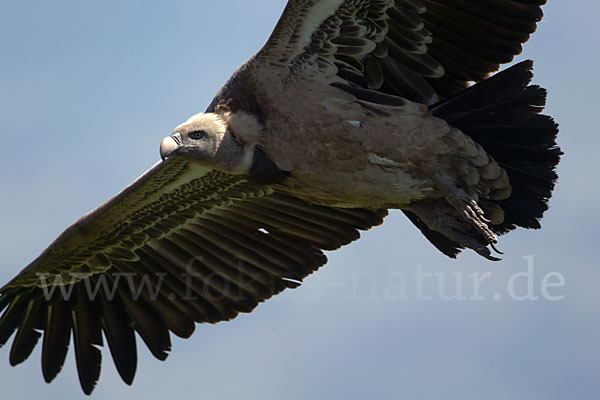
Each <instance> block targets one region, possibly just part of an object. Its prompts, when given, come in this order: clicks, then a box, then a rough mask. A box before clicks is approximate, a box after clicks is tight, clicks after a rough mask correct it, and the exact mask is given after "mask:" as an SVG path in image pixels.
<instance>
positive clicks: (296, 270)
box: [0, 0, 561, 394]
mask: <svg viewBox="0 0 600 400" xmlns="http://www.w3.org/2000/svg"><path fill="white" fill-rule="evenodd" d="M544 3H545V0H477V1H474V0H443V1H442V0H289V1H288V4H287V6H286V8H285V10H284V12H283V15H282V16H281V19H280V20H279V22H278V24H277V25H276V27H275V30H274V32H273V33H272V35H271V37H270V38H269V39H268V41H267V43H266V44H265V45H264V47H263V48H262V49H261V50H260V51H258V53H256V55H254V56H253V57H252V58H251V59H250V60H248V61H247V62H246V63H245V64H244V65H243V66H242V67H240V68H239V69H238V70H237V72H235V73H234V75H233V76H232V77H231V78H230V80H229V81H228V82H227V83H226V84H225V85H224V86H223V88H222V89H221V90H220V91H219V92H218V94H217V95H216V97H215V98H214V100H213V101H212V103H211V104H210V106H209V107H208V109H207V110H206V112H204V113H200V114H197V115H194V116H192V117H191V118H190V119H188V120H187V121H185V122H184V123H182V124H181V125H179V126H177V127H176V128H175V130H174V131H173V133H172V134H171V135H169V136H167V137H166V138H165V139H164V140H163V141H162V142H161V143H160V155H161V160H160V161H159V162H158V163H157V164H155V165H154V166H153V167H152V168H150V169H149V170H148V171H147V172H146V173H144V174H143V175H142V176H141V177H140V178H138V179H137V180H136V181H134V182H133V183H132V184H130V185H129V186H128V187H126V188H125V189H124V190H123V191H122V192H121V193H119V194H117V195H116V196H115V197H113V198H112V199H111V200H109V201H108V202H106V203H105V204H103V205H102V206H100V207H98V208H97V209H95V210H94V211H92V212H90V213H89V214H87V215H85V216H83V217H82V218H81V219H80V220H78V221H77V222H75V223H74V224H73V225H71V226H70V227H69V228H67V229H66V230H65V231H64V232H63V233H62V234H61V235H60V236H59V237H58V238H57V239H56V240H55V241H54V242H53V243H52V244H51V245H50V246H49V247H48V248H47V249H46V250H45V251H44V252H43V253H42V254H41V255H40V256H39V257H38V258H37V259H35V260H34V261H33V262H32V263H31V264H29V265H28V266H27V267H26V268H25V269H23V270H22V271H21V272H20V273H19V274H18V275H17V276H16V277H15V278H14V279H13V280H11V281H10V282H8V283H7V284H6V285H4V286H3V287H2V288H0V312H2V314H1V317H0V346H2V345H4V344H6V343H7V341H8V339H9V338H10V337H11V336H12V335H13V334H14V340H13V341H12V347H11V349H10V363H11V364H12V365H17V364H19V363H22V362H23V361H25V360H26V359H27V358H28V357H29V355H30V354H31V352H32V351H33V349H34V347H35V346H36V344H37V343H38V341H39V339H41V342H42V355H41V357H42V374H43V377H44V379H45V380H46V382H50V381H52V380H53V379H54V378H55V377H56V376H57V374H58V373H59V372H60V370H61V368H62V366H63V364H64V361H65V357H66V354H67V352H68V348H69V346H70V342H71V337H72V342H73V348H74V351H75V360H76V365H77V370H78V375H79V381H80V383H81V387H82V389H83V391H84V392H85V393H86V394H90V393H91V392H92V390H93V389H94V387H95V385H96V383H97V381H98V379H99V375H100V366H101V351H100V350H99V349H98V346H102V345H103V344H104V342H106V343H107V344H108V348H109V349H110V352H111V354H112V358H113V360H114V363H115V366H116V368H117V371H118V372H119V374H120V376H121V378H122V379H123V380H124V381H125V382H126V383H127V384H131V383H132V381H133V378H134V375H135V371H136V365H137V350H136V337H135V335H136V333H137V335H138V336H139V337H140V338H141V340H142V341H143V342H144V343H145V344H146V346H147V347H148V349H149V350H150V352H151V353H152V354H153V355H154V356H155V357H156V358H158V359H160V360H164V359H165V358H166V357H167V355H168V353H169V352H170V351H171V341H170V335H171V334H175V335H177V336H179V337H183V338H187V337H189V336H190V335H192V333H193V331H194V329H195V324H196V323H203V322H209V323H216V322H219V321H226V320H230V319H232V318H234V317H236V315H238V313H241V312H250V311H252V310H253V309H254V308H255V307H256V306H257V305H258V303H260V302H262V301H264V300H266V299H268V298H270V297H271V296H273V295H275V294H277V293H280V292H281V291H283V290H284V289H286V288H295V287H297V286H299V285H300V284H301V282H302V280H303V279H304V278H305V277H306V276H307V275H309V274H311V273H312V272H314V271H315V270H317V269H318V268H319V267H320V266H322V265H323V264H325V262H326V260H327V259H326V257H325V255H324V253H323V251H325V250H335V249H338V248H339V247H341V246H343V245H346V244H348V243H350V242H352V241H354V240H356V239H358V238H359V230H368V229H370V228H371V227H373V226H376V225H379V224H381V223H382V222H383V219H384V217H385V216H386V215H387V210H388V209H400V210H402V211H403V212H404V213H405V214H406V216H407V217H408V219H409V220H410V221H411V222H412V223H413V224H414V225H416V227H417V228H418V229H419V230H420V231H421V232H422V233H423V235H424V236H425V237H426V238H427V239H428V240H429V241H430V242H431V243H432V244H433V245H434V246H435V247H436V248H437V249H439V250H440V251H441V252H443V253H444V254H446V255H447V256H450V257H456V256H457V254H458V253H459V252H460V251H462V250H464V249H470V250H472V251H475V252H477V253H478V254H480V255H481V256H483V257H485V258H487V259H490V260H498V259H499V258H498V254H496V253H500V252H499V250H498V245H497V243H498V236H500V235H502V234H505V233H507V232H509V231H511V230H513V229H515V228H516V227H523V228H531V229H537V228H539V227H540V224H539V220H540V219H541V218H542V215H543V213H544V211H545V210H546V209H547V208H548V205H547V203H548V200H549V198H550V196H551V194H552V190H553V188H554V185H555V181H556V179H557V175H556V172H555V167H556V165H557V164H558V162H559V158H560V155H561V151H560V149H559V148H558V147H557V145H556V141H555V139H556V135H557V132H558V129H557V125H556V124H555V122H554V121H553V120H552V118H550V117H549V116H545V115H542V114H541V111H542V109H543V107H544V105H545V99H546V91H545V90H544V89H543V88H540V87H538V86H534V85H530V81H531V79H532V62H531V61H524V62H521V63H518V64H516V65H514V66H512V67H510V68H507V69H505V70H503V71H502V72H498V73H496V74H495V75H491V73H493V72H494V71H497V70H498V69H499V67H500V65H501V64H503V63H508V62H510V61H512V60H513V58H514V56H515V55H516V54H519V53H520V52H521V50H522V44H523V43H524V42H526V41H527V40H528V38H529V36H530V34H532V33H533V32H534V31H535V29H536V24H537V22H539V21H540V20H541V18H542V11H541V6H542V5H543V4H544Z"/></svg>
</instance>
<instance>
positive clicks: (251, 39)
mask: <svg viewBox="0 0 600 400" xmlns="http://www.w3.org/2000/svg"><path fill="white" fill-rule="evenodd" d="M284 3H285V2H284V0H269V1H266V0H254V1H252V2H250V1H245V0H231V1H228V2H197V1H171V2H158V1H139V0H137V1H133V0H121V1H118V2H117V1H106V2H102V3H101V4H100V2H94V3H92V2H81V1H68V0H60V1H54V2H42V1H30V2H25V1H22V2H14V1H13V2H7V1H4V2H0V54H1V56H0V132H2V133H1V134H0V138H1V139H2V158H1V160H0V183H1V185H2V195H1V196H0V219H1V220H2V226H3V229H2V230H1V231H0V242H1V243H2V246H0V266H1V267H0V281H2V282H4V281H7V280H8V279H10V278H11V277H12V276H14V275H15V274H16V273H17V272H18V271H19V270H20V269H21V268H22V267H23V266H25V265H27V264H28V263H29V262H30V261H31V260H32V259H34V258H35V257H36V256H37V255H38V254H39V253H40V252H41V251H42V250H43V249H44V248H45V247H46V246H47V245H48V244H49V243H50V242H51V241H52V240H53V239H54V238H55V237H56V236H57V235H58V234H59V233H60V232H61V231H62V230H63V229H64V228H65V227H66V226H68V225H69V224H70V223H71V222H73V221H74V220H76V219H77V218H78V217H80V216H81V215H82V214H84V213H85V212H87V211H89V210H90V209H92V208H94V207H96V206H97V205H98V204H100V203H101V202H103V201H104V200H106V199H107V198H109V197H110V196H112V195H113V194H114V193H116V192H118V191H119V190H121V189H122V188H123V187H124V186H125V185H127V184H128V183H129V182H131V181H132V180H133V179H134V178H135V177H137V176H138V175H139V174H141V173H142V172H143V171H144V170H146V169H147V168H148V167H150V166H151V165H152V164H154V162H156V160H157V159H158V146H159V143H160V140H161V139H162V137H164V136H165V135H166V134H168V133H170V132H171V130H172V129H173V128H174V127H175V126H176V125H178V124H179V123H180V122H181V121H183V120H184V119H186V118H187V117H188V116H190V115H191V114H194V113H196V112H199V111H203V110H204V109H205V107H206V106H207V105H208V104H209V102H210V100H211V99H212V97H213V95H214V94H215V93H216V91H217V90H218V89H219V87H220V86H221V85H222V84H223V83H224V82H225V81H226V79H227V78H228V77H229V75H230V74H231V73H232V72H233V71H234V70H235V69H236V68H237V67H238V66H239V65H240V64H241V63H243V62H244V61H245V60H246V59H247V58H248V57H249V56H251V55H252V54H253V53H254V52H255V51H256V50H258V48H259V47H260V46H261V45H262V44H263V43H264V41H265V40H266V39H267V37H268V35H269V34H270V32H271V30H272V28H273V26H274V24H275V22H276V20H277V18H278V17H279V15H280V13H281V10H282V9H283V7H284ZM545 13H546V17H545V19H544V21H543V22H542V23H541V24H540V26H539V29H538V32H537V33H536V34H535V35H534V36H533V38H532V40H531V41H530V42H529V43H528V44H527V45H526V46H525V51H524V54H523V55H522V56H520V57H519V59H524V58H532V59H534V60H535V62H536V63H535V74H536V77H535V82H536V83H538V84H541V85H542V86H544V87H546V88H548V90H549V98H548V107H547V113H549V114H551V115H552V116H554V117H555V118H556V120H557V121H558V122H559V123H560V124H561V133H560V135H559V143H560V145H561V147H562V148H563V150H564V151H565V153H566V154H565V156H564V158H563V161H562V162H561V164H560V167H559V175H560V182H559V184H558V186H557V189H556V192H555V196H554V197H553V199H552V202H551V209H550V211H549V212H548V213H547V215H546V217H545V218H544V220H543V229H542V230H541V231H524V230H520V231H516V232H513V233H511V234H509V235H508V236H505V237H503V238H501V242H500V246H501V248H502V249H503V250H504V252H505V253H506V255H505V257H504V261H502V262H500V263H491V262H488V261H486V260H484V259H482V258H480V257H478V256H476V255H474V254H470V253H464V254H462V255H461V256H460V257H459V259H458V260H450V259H447V258H445V257H444V256H443V255H442V254H441V253H439V252H437V251H436V250H435V249H434V248H433V247H432V246H431V245H430V244H429V243H428V242H427V241H426V240H425V239H424V238H423V237H422V236H421V235H420V233H418V232H417V231H416V229H415V228H413V227H412V226H411V224H410V223H409V222H408V221H406V220H405V218H404V217H403V216H402V215H401V214H400V213H392V215H391V216H390V217H389V218H388V219H387V220H386V223H385V224H384V225H383V226H382V227H380V228H377V229H374V230H373V231H371V232H367V233H365V234H363V238H362V239H361V240H360V241H358V242H356V243H354V244H352V245H350V246H348V247H346V248H344V249H342V250H341V251H337V252H334V253H330V254H329V258H330V262H329V263H328V264H327V265H326V266H325V267H323V268H322V269H321V270H320V271H319V272H318V273H316V274H314V275H313V276H311V277H309V278H308V279H306V281H305V284H304V285H303V286H302V287H300V288H299V289H296V290H290V291H287V292H285V293H283V294H281V295H279V296H277V297H275V298H273V299H271V300H269V301H268V302H266V303H265V304H262V305H260V306H259V307H258V308H257V309H256V310H255V311H254V312H253V313H252V314H248V315H242V316H240V317H238V318H237V319H236V320H234V321H233V322H229V323H221V324H218V325H215V326H209V325H202V326H198V327H197V330H196V333H195V334H194V336H193V337H192V338H191V339H189V340H186V341H183V340H179V339H174V350H173V353H172V354H171V355H170V356H169V358H168V360H167V361H166V362H165V363H162V362H159V361H156V360H154V359H153V358H152V357H151V356H150V354H149V352H148V351H147V350H146V349H144V348H142V347H141V346H140V348H139V350H138V353H139V355H140V363H139V366H138V372H137V376H136V379H135V381H134V385H133V386H132V387H128V386H126V385H125V384H123V383H122V382H121V381H120V378H118V376H117V374H116V372H115V368H114V366H113V365H112V361H111V360H110V356H109V354H108V353H107V352H105V353H104V365H103V370H102V376H101V380H100V383H99V386H98V387H97V388H96V390H95V392H94V394H93V396H92V397H93V398H95V399H114V398H115V396H119V397H125V396H127V397H134V396H135V397H138V396H140V397H141V396H143V397H142V398H145V399H155V398H156V399H158V398H165V397H169V398H178V397H184V396H187V395H189V394H192V395H193V396H195V397H202V398H207V399H211V398H219V399H233V398H240V397H244V398H246V399H270V398H286V399H306V398H344V399H363V398H367V397H368V398H408V399H429V398H446V399H481V398H485V399H488V400H495V399H498V400H499V399H507V398H510V399H541V398H543V399H564V398H598V396H600V388H599V386H598V382H599V381H600V347H599V346H598V337H599V336H600V301H599V300H600V295H599V294H598V293H599V292H598V286H599V284H600V268H599V263H598V261H597V258H596V257H597V256H596V254H597V253H596V252H595V250H594V248H595V246H597V245H598V235H597V232H596V230H597V226H598V221H599V219H600V218H599V217H600V213H599V212H598V209H597V202H598V199H599V198H600V196H599V194H600V189H599V185H598V184H599V183H600V179H599V178H598V176H597V171H598V168H597V166H596V164H595V163H596V161H597V159H598V156H597V154H596V153H597V151H596V149H597V148H598V146H599V145H600V139H599V135H598V127H597V126H598V124H597V123H596V122H595V121H596V118H597V116H598V110H597V105H598V99H597V93H599V92H600V80H599V79H598V76H597V71H598V68H599V67H600V61H599V57H600V56H599V55H598V52H597V44H598V43H599V42H600V29H599V28H598V24H597V16H598V15H600V6H599V5H598V4H597V3H596V2H593V1H591V0H580V1H578V2H577V6H576V7H575V6H573V4H572V3H571V2H566V1H558V0H550V4H549V5H548V6H546V7H545ZM528 256H532V257H533V258H528V259H524V257H528ZM531 260H532V261H531ZM529 268H531V269H529ZM529 271H531V272H532V273H531V274H528V276H525V275H524V274H521V275H515V274H519V273H529ZM419 274H421V275H420V276H421V278H422V288H421V289H422V290H421V292H419V290H418V286H419V282H418V279H419V278H418V276H419ZM428 274H431V276H429V275H428ZM436 274H437V275H436ZM474 274H478V275H474ZM477 277H479V278H482V279H483V278H484V277H485V279H484V280H483V281H482V282H483V283H482V284H481V288H480V293H479V294H478V295H477V294H476V293H474V290H475V287H474V284H473V279H475V278H477ZM511 277H512V278H511ZM561 277H562V278H561ZM528 278H531V279H529V280H528ZM442 279H443V281H441V280H442ZM457 279H462V289H463V293H462V294H463V296H464V297H467V299H466V300H448V299H446V298H444V296H443V294H444V293H441V292H440V290H439V288H438V285H439V284H440V281H441V282H442V286H443V287H444V288H445V294H446V295H448V294H452V293H454V292H456V289H455V288H456V284H455V283H456V280H457ZM561 279H564V285H560V283H561ZM544 281H545V282H546V283H547V284H548V283H549V284H553V283H554V284H556V285H560V286H556V287H549V288H548V289H547V293H546V295H548V296H544V292H543V291H542V285H543V283H544ZM511 282H514V285H512V286H511V285H510V283H511ZM527 282H531V287H532V288H533V293H532V296H537V297H538V299H537V300H522V301H518V300H516V299H514V298H511V292H510V288H511V287H514V291H515V293H514V295H513V296H512V297H516V296H523V295H525V294H526V292H527V289H528V284H527ZM402 289H404V290H402ZM426 296H429V297H431V298H430V299H427V300H426V299H423V297H426ZM498 296H499V298H498ZM551 296H552V297H556V298H561V299H559V300H556V299H555V301H551V300H549V299H548V298H550V297H551ZM474 298H478V299H479V300H475V299H474ZM480 298H483V299H480ZM8 355H9V348H8V347H5V348H3V349H2V350H0V387H1V388H2V389H1V393H2V398H7V399H11V398H29V397H30V398H35V397H38V398H39V397H43V398H79V397H83V395H82V394H81V391H80V388H79V383H78V381H77V376H76V372H75V369H74V360H73V352H70V354H69V356H68V358H67V363H66V366H65V368H64V370H63V372H62V373H61V374H60V375H59V377H58V378H57V379H56V380H55V381H54V382H53V383H52V384H51V385H46V384H45V383H43V379H42V376H41V368H40V361H39V357H40V351H39V348H38V349H37V350H36V351H35V352H34V354H33V355H32V357H31V358H30V359H29V360H28V361H27V362H26V363H25V364H23V365H21V366H19V367H17V368H11V367H9V365H8Z"/></svg>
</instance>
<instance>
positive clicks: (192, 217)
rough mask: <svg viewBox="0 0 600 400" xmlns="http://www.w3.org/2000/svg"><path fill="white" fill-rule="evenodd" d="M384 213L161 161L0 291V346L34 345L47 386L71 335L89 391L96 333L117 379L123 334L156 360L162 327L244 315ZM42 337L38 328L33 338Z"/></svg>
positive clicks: (185, 330) (16, 352) (166, 338)
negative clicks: (309, 199) (314, 200)
mask: <svg viewBox="0 0 600 400" xmlns="http://www.w3.org/2000/svg"><path fill="white" fill-rule="evenodd" d="M385 215H386V212H385V211H383V210H381V211H367V210H360V209H356V210H344V209H336V208H329V207H320V206H312V205H309V204H307V203H305V202H303V201H301V200H298V199H296V198H292V197H289V196H287V195H285V194H282V193H278V192H275V191H273V189H271V188H270V187H268V186H259V185H256V184H253V183H249V182H248V181H246V180H245V179H244V178H243V177H240V176H234V175H229V174H225V173H221V172H216V171H212V170H207V169H204V168H203V167H199V166H197V165H195V164H193V163H192V162H188V161H184V160H178V159H169V160H167V161H166V162H161V163H159V164H157V165H156V166H154V167H153V168H152V169H150V170H149V171H148V172H146V173H145V174H144V175H143V176H142V177H140V178H139V179H138V180H137V181H135V182H134V183H133V184H132V185H130V186H129V187H127V188H126V189H125V190H124V191H123V192H122V193H120V194H119V195H117V196H115V197H114V198H113V199H112V200H110V201H109V202H107V203H106V204H104V205H103V206H101V207H99V208H98V209H96V210H95V211H93V212H91V213H90V214H88V215H87V216H85V217H83V218H82V219H81V220H79V221H78V222H76V223H75V224H73V225H72V226H71V227H69V228H68V229H67V230H66V231H65V232H64V233H63V234H62V235H61V236H60V237H59V238H58V239H57V240H56V241H55V242H54V243H52V244H51V245H50V246H49V247H48V249H46V250H45V251H44V252H43V253H42V255H40V257H38V258H37V259H36V260H35V261H34V262H32V263H31V264H30V265H29V266H28V267H26V268H25V269H24V270H23V271H22V272H21V273H19V275H17V276H16V277H15V278H14V279H13V280H12V281H10V282H9V283H8V284H7V285H5V286H4V287H3V288H1V289H0V312H2V315H1V317H0V346H2V345H4V344H5V343H6V342H7V340H8V339H9V338H10V337H11V335H12V334H13V333H14V332H15V331H16V334H15V337H14V341H13V344H12V348H11V351H10V362H11V364H12V365H17V364H19V363H21V362H23V361H24V360H25V359H27V358H28V357H29V355H30V354H31V352H32V351H33V349H34V347H35V345H36V343H37V342H38V339H39V338H40V337H41V336H42V335H43V339H42V342H43V344H42V372H43V375H44V378H45V380H46V381H47V382H50V381H52V380H53V379H54V378H55V377H56V375H57V374H58V373H59V372H60V370H61V368H62V366H63V363H64V360H65V357H66V354H67V351H68V347H69V343H70V337H71V335H72V336H73V347H74V349H75V357H76V363H77V369H78V373H79V380H80V383H81V386H82V389H83V391H84V392H85V393H88V394H89V393H91V391H92V390H93V388H94V387H95V385H96V382H97V380H98V378H99V375H100V364H101V352H100V351H99V350H98V348H97V347H96V346H98V345H102V343H103V338H102V337H103V336H104V337H105V338H106V340H107V342H108V346H109V348H110V351H111V354H112V357H113V360H114V362H115V365H116V367H117V370H118V372H119V374H120V375H121V377H122V378H123V380H124V381H125V382H127V383H131V382H132V380H133V378H134V374H135V370H136V365H137V350H136V340H135V334H134V332H137V333H138V335H139V336H140V337H141V338H142V340H143V341H144V342H145V343H146V345H147V347H148V348H149V350H150V351H151V352H152V354H153V355H154V356H155V357H157V358H158V359H161V360H164V359H165V358H166V357H167V355H168V352H169V351H170V349H171V342H170V335H169V332H173V333H174V334H176V335H177V336H180V337H189V336H190V335H191V334H192V333H193V331H194V328H195V322H199V323H201V322H210V323H215V322H218V321H224V320H229V319H232V318H234V317H235V316H236V315H237V314H238V313H240V312H250V311H251V310H252V309H254V307H256V305H257V304H258V303H259V302H262V301H264V300H265V299H268V298H270V297H271V296H273V295H274V294H277V293H279V292H281V291H282V290H284V289H285V288H294V287H297V286H299V285H300V283H301V281H302V279H303V278H304V277H306V276H307V275H309V274H310V273H312V272H313V271H315V270H316V269H317V268H319V266H321V265H323V264H324V263H325V262H326V257H325V255H324V254H323V252H322V250H333V249H336V248H338V247H340V246H342V245H344V244H347V243H349V242H351V241H353V240H355V239H357V238H358V237H359V233H358V231H357V229H369V228H370V227H371V226H373V225H378V224H380V223H381V222H382V220H383V217H384V216H385ZM40 332H42V333H40Z"/></svg>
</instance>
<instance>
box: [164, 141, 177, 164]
mask: <svg viewBox="0 0 600 400" xmlns="http://www.w3.org/2000/svg"><path fill="white" fill-rule="evenodd" d="M178 148H179V144H178V143H177V141H175V139H174V138H173V137H171V136H167V137H166V138H164V139H163V140H162V142H160V158H162V160H163V161H164V160H165V158H167V157H168V156H169V154H171V153H172V152H174V151H175V150H177V149H178Z"/></svg>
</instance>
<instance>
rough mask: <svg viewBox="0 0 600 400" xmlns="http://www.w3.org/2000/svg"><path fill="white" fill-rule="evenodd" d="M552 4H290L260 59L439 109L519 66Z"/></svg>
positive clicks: (434, 0)
mask: <svg viewBox="0 0 600 400" xmlns="http://www.w3.org/2000/svg"><path fill="white" fill-rule="evenodd" d="M545 3H546V0H395V1H394V0H329V1H321V0H290V1H289V2H288V5H287V7H286V9H285V11H284V14H283V16H282V17H281V19H280V21H279V23H278V24H277V26H276V28H275V31H274V32H273V35H272V36H271V38H270V39H269V41H268V42H267V44H266V45H265V47H264V48H263V49H262V50H261V52H260V53H259V54H258V60H259V61H262V62H268V63H275V64H280V65H282V64H283V65H289V66H290V67H292V68H304V69H306V68H314V69H315V70H316V71H318V73H321V74H325V75H327V76H329V77H333V76H337V78H341V81H342V82H343V83H346V82H349V83H350V86H351V87H358V88H361V89H367V90H369V91H370V90H373V91H377V92H383V93H386V94H391V95H396V96H400V97H404V98H407V99H409V100H412V101H416V102H420V103H423V104H433V103H436V102H438V101H439V100H442V99H444V98H446V97H448V96H451V95H452V94H455V93H457V92H458V91H460V90H462V89H464V88H465V87H467V86H468V84H469V82H471V81H474V82H479V81H481V80H483V79H485V78H486V77H487V76H488V75H489V74H490V73H491V72H493V71H496V70H497V69H498V68H499V66H500V64H502V63H507V62H510V61H512V59H513V57H514V56H515V55H516V54H519V53H520V52H521V45H522V43H524V42H526V41H527V40H528V39H529V35H530V34H531V33H533V32H534V31H535V29H536V26H537V22H538V21H540V20H541V18H542V10H541V5H543V4H545ZM344 81H345V82H344ZM338 83H339V82H338ZM350 90H351V89H350ZM354 94H362V95H363V96H369V94H368V93H367V92H363V93H360V92H359V91H357V90H355V91H354ZM370 96H376V94H375V93H371V94H370ZM359 97H360V96H359ZM379 100H380V101H379V102H381V101H385V100H383V99H382V98H380V99H379Z"/></svg>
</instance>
